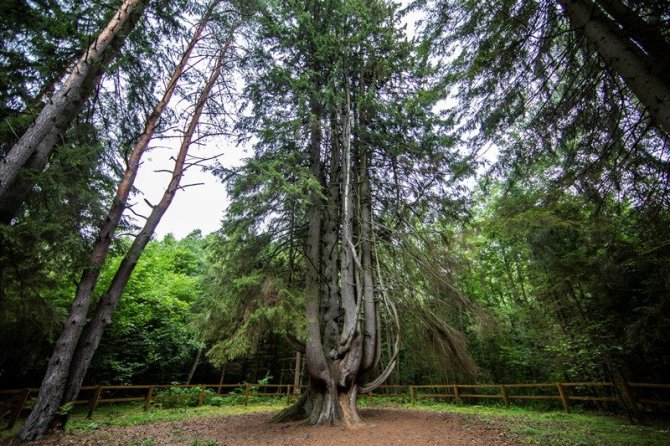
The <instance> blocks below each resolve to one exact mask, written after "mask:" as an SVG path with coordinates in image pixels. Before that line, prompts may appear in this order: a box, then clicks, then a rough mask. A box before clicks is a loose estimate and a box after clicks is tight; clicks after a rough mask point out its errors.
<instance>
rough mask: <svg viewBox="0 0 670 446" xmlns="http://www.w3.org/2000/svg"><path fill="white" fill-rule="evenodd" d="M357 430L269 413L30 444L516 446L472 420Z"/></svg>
mask: <svg viewBox="0 0 670 446" xmlns="http://www.w3.org/2000/svg"><path fill="white" fill-rule="evenodd" d="M361 414H362V416H363V417H364V418H365V422H366V424H365V425H363V426H360V427H358V428H355V429H344V428H337V427H335V428H333V427H325V426H319V427H310V426H305V425H304V424H302V423H285V424H275V423H270V422H269V421H270V418H271V417H272V413H270V412H266V413H254V414H248V415H234V416H215V417H207V418H199V419H192V420H182V421H170V422H157V423H152V424H145V425H140V426H123V427H106V426H105V427H100V428H98V429H97V430H95V431H87V432H84V433H81V432H79V433H77V432H75V433H71V434H69V435H65V436H62V437H58V438H50V439H48V440H46V441H42V442H39V443H34V444H35V445H40V446H42V445H43V446H47V445H49V446H55V445H137V446H140V445H141V446H152V445H156V446H157V445H198V446H205V445H207V446H214V445H218V446H237V445H242V446H245V445H254V446H256V445H271V446H279V445H281V446H284V445H286V446H293V445H310V446H321V445H356V446H359V445H366V446H367V445H380V446H381V445H384V446H387V445H411V446H423V445H449V446H457V445H497V446H506V445H518V444H520V443H519V442H518V441H517V440H515V439H514V437H513V436H512V435H511V434H509V433H508V432H507V431H506V430H505V429H504V428H502V427H499V426H494V425H489V424H486V423H485V422H483V421H481V420H478V419H477V418H476V417H472V416H468V415H462V414H452V413H436V412H428V411H414V410H413V411H407V410H394V409H369V410H362V411H361Z"/></svg>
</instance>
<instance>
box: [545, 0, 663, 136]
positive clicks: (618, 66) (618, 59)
mask: <svg viewBox="0 0 670 446" xmlns="http://www.w3.org/2000/svg"><path fill="white" fill-rule="evenodd" d="M558 3H559V4H560V5H561V7H562V8H563V11H564V12H565V14H566V15H567V16H568V18H569V19H570V23H571V25H572V27H573V28H575V29H581V30H583V32H584V35H585V36H586V39H587V41H588V42H589V43H590V44H591V45H593V46H594V47H595V48H596V49H597V51H598V54H599V55H600V56H601V57H602V58H603V60H604V61H605V63H606V64H607V65H608V67H609V68H610V70H611V71H612V72H613V73H615V74H617V75H619V76H621V78H622V79H623V80H624V82H625V83H626V85H627V86H628V88H630V90H631V91H632V92H633V94H635V96H636V97H637V99H638V100H639V101H640V103H641V104H642V105H643V106H644V108H645V109H646V110H647V112H648V113H649V115H650V116H651V118H652V119H653V120H654V122H655V124H656V125H657V127H658V128H659V129H660V130H661V131H662V132H664V133H665V134H666V135H670V86H669V85H668V84H667V83H665V82H664V81H663V79H662V78H661V77H660V76H659V74H658V73H659V71H660V69H659V68H660V67H657V66H655V65H654V64H653V63H651V62H650V59H649V58H648V57H646V55H645V54H644V53H642V51H641V50H640V49H639V48H638V47H637V46H636V45H635V43H634V42H632V41H631V40H629V39H626V38H625V37H624V36H622V34H621V32H620V31H619V29H618V28H617V26H616V24H615V23H614V22H612V20H611V19H609V18H608V17H607V16H605V15H604V14H603V13H602V12H600V11H599V9H598V7H597V6H596V5H594V4H593V2H592V1H591V0H558Z"/></svg>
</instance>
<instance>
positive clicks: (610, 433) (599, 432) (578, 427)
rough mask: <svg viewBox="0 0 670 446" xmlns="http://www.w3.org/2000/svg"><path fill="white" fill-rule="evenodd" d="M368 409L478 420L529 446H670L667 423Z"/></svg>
mask: <svg viewBox="0 0 670 446" xmlns="http://www.w3.org/2000/svg"><path fill="white" fill-rule="evenodd" d="M367 407H396V408H399V409H408V410H413V409H414V410H417V409H419V410H430V411H434V412H442V413H445V412H446V413H454V414H459V415H462V416H464V417H466V420H468V421H470V420H472V421H479V422H483V423H487V424H492V425H496V426H499V427H503V428H505V429H507V430H509V431H510V432H511V433H513V434H514V435H515V436H516V437H517V438H518V439H519V440H521V442H522V443H525V444H529V445H556V446H558V445H561V446H563V445H567V446H587V445H603V446H605V445H606V446H610V445H611V446H619V445H621V446H623V445H629V446H667V445H670V423H665V425H663V424H654V425H644V426H643V425H639V424H631V423H630V422H629V421H628V420H626V419H625V418H623V417H620V416H608V415H598V414H594V413H592V412H573V413H564V412H558V411H542V410H537V409H528V408H522V407H512V408H509V409H507V408H504V407H502V406H481V405H456V404H450V403H434V402H430V403H424V404H421V403H419V404H416V405H412V404H409V403H401V404H396V405H390V404H389V403H387V402H385V403H383V404H377V403H376V402H369V403H367Z"/></svg>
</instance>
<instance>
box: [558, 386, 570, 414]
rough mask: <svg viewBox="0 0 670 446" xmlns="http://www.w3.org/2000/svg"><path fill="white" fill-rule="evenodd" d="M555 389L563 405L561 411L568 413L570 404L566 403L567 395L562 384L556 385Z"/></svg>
mask: <svg viewBox="0 0 670 446" xmlns="http://www.w3.org/2000/svg"><path fill="white" fill-rule="evenodd" d="M556 388H557V389H558V395H559V396H560V397H561V403H563V410H565V411H566V412H570V402H569V401H568V395H567V393H566V392H565V388H564V387H563V384H561V383H556Z"/></svg>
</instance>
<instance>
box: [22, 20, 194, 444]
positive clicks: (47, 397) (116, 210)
mask: <svg viewBox="0 0 670 446" xmlns="http://www.w3.org/2000/svg"><path fill="white" fill-rule="evenodd" d="M204 24H205V22H204V21H203V22H202V23H201V25H199V26H198V28H197V29H196V31H195V34H194V36H193V38H192V39H191V42H190V44H189V45H188V46H187V48H186V50H185V51H184V54H183V55H182V58H181V61H180V62H179V64H178V65H177V67H176V68H175V70H174V72H173V74H172V77H171V78H170V81H169V83H168V86H167V88H166V91H165V93H164V94H163V97H162V98H161V100H160V101H159V102H158V103H157V104H156V106H155V108H154V110H153V112H152V113H151V115H150V116H149V118H148V119H147V122H146V124H145V128H144V132H143V133H142V135H141V136H140V138H139V139H138V141H137V143H136V144H135V147H134V149H133V152H132V153H131V155H130V157H129V159H128V165H127V167H126V171H125V173H124V176H123V179H122V180H121V182H120V183H119V186H118V188H117V191H116V195H115V197H114V200H113V201H112V206H111V208H110V209H109V212H108V214H107V217H106V218H105V222H104V224H103V226H102V228H101V229H100V231H99V232H98V235H97V237H96V240H95V242H94V244H93V251H92V252H91V255H90V257H89V259H88V266H87V268H86V269H85V270H84V272H83V273H82V277H81V279H80V281H79V284H78V286H77V290H76V294H75V298H74V302H73V304H72V308H71V309H70V315H69V317H68V320H67V322H66V324H65V327H64V328H63V331H62V332H61V336H60V338H59V340H58V342H57V343H56V349H55V350H54V353H53V355H52V358H51V360H50V362H49V366H48V368H47V371H46V373H45V376H44V379H43V381H42V384H41V385H40V392H39V394H38V398H37V402H36V404H35V407H34V408H33V410H32V412H31V413H30V415H29V417H28V419H27V420H26V423H25V424H24V427H23V429H22V430H21V433H20V438H21V439H22V440H33V439H37V438H41V437H43V436H44V435H46V433H48V432H49V431H50V430H52V429H53V428H54V427H55V423H56V421H57V418H56V414H57V411H58V407H59V405H60V402H61V399H63V398H64V394H63V392H64V389H65V387H66V379H67V375H68V373H69V370H70V366H71V364H72V357H73V355H74V354H75V349H76V346H77V342H78V341H79V338H80V336H81V332H82V329H83V327H84V324H85V322H86V315H87V313H88V309H89V306H90V301H91V296H92V294H93V290H94V289H95V286H96V284H97V282H98V277H99V275H100V270H101V268H102V265H103V263H104V261H105V259H106V258H107V254H108V252H109V247H110V245H111V243H112V239H113V236H114V231H116V228H117V227H118V224H119V222H120V220H121V217H122V215H123V212H124V210H125V208H126V205H127V202H128V196H129V195H130V191H131V189H132V186H133V184H134V182H135V178H136V177H137V171H138V169H139V166H140V161H141V158H142V155H143V154H144V152H145V151H146V149H147V147H148V146H149V142H150V141H151V138H152V137H153V134H154V131H155V128H156V126H157V125H158V122H159V120H160V117H161V115H162V113H163V111H164V110H165V108H166V107H167V105H168V103H169V102H170V99H171V97H172V95H173V93H174V91H175V89H176V87H177V83H178V81H179V79H180V78H181V76H182V74H183V72H184V69H185V68H186V64H187V62H188V60H189V58H190V55H191V52H192V50H193V48H194V47H195V44H196V43H197V41H198V40H199V38H200V35H201V34H202V31H203V29H204ZM77 391H78V389H77ZM75 397H76V394H75V395H65V398H64V399H65V400H66V401H72V400H74V398H75Z"/></svg>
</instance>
